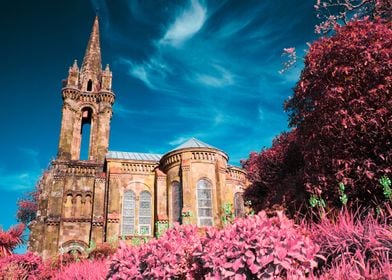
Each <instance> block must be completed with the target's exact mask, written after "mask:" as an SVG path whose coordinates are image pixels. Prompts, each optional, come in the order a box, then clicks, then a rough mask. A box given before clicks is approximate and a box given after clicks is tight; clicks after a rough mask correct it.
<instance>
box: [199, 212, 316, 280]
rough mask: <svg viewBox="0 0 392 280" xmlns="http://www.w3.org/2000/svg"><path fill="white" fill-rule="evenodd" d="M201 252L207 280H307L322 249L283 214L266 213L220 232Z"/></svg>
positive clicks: (215, 232)
mask: <svg viewBox="0 0 392 280" xmlns="http://www.w3.org/2000/svg"><path fill="white" fill-rule="evenodd" d="M203 245H204V248H203V251H200V252H199V253H200V254H201V259H202V263H203V266H204V269H205V272H206V276H207V279H265V278H274V277H275V278H276V277H281V278H283V279H303V278H305V277H306V276H308V275H309V274H311V272H312V270H313V268H315V267H316V266H317V263H316V261H315V258H316V256H317V255H316V254H317V252H318V246H317V245H316V244H314V243H313V241H312V240H311V239H310V238H309V237H308V236H307V233H306V232H305V231H304V230H302V229H301V228H299V227H298V226H297V225H295V224H294V222H293V221H292V220H289V219H288V218H287V217H286V216H284V215H283V213H281V212H278V215H277V216H276V217H272V218H268V217H267V216H266V214H265V212H264V211H262V212H260V213H259V214H258V215H256V216H253V217H250V218H244V219H239V220H237V221H236V222H235V223H234V224H233V225H232V226H230V227H227V228H225V229H224V230H221V231H218V230H216V229H214V228H211V229H210V230H209V231H208V232H207V238H206V239H205V243H204V244H203Z"/></svg>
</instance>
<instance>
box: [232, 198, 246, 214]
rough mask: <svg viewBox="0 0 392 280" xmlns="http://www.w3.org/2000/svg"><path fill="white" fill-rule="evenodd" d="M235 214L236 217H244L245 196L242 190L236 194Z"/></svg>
mask: <svg viewBox="0 0 392 280" xmlns="http://www.w3.org/2000/svg"><path fill="white" fill-rule="evenodd" d="M234 214H235V216H236V217H242V216H243V215H244V198H243V197H242V193H241V192H236V193H235V194H234Z"/></svg>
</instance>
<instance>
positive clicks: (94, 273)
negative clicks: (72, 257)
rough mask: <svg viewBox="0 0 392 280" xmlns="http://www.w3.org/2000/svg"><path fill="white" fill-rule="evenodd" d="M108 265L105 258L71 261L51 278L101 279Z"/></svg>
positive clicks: (63, 279)
mask: <svg viewBox="0 0 392 280" xmlns="http://www.w3.org/2000/svg"><path fill="white" fill-rule="evenodd" d="M107 272H108V266H107V263H106V261H105V260H102V259H101V260H94V261H91V260H82V261H80V262H75V263H71V264H69V265H68V266H66V267H65V268H63V270H60V271H58V272H57V273H56V274H55V276H54V277H53V279H56V280H69V279H78V280H101V279H105V275H106V274H107Z"/></svg>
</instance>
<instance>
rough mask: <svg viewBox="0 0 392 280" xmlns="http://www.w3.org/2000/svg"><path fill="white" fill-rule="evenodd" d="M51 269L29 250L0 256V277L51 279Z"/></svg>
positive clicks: (32, 279) (34, 279)
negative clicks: (24, 252)
mask: <svg viewBox="0 0 392 280" xmlns="http://www.w3.org/2000/svg"><path fill="white" fill-rule="evenodd" d="M51 277H52V273H51V270H50V269H49V268H48V267H47V266H45V264H44V263H43V262H42V259H41V257H40V256H37V255H35V254H33V253H31V252H27V253H26V254H23V255H17V254H14V255H9V256H6V257H3V258H0V279H31V280H36V279H37V280H38V279H39V280H43V279H51Z"/></svg>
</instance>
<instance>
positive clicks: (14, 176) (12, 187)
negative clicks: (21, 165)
mask: <svg viewBox="0 0 392 280" xmlns="http://www.w3.org/2000/svg"><path fill="white" fill-rule="evenodd" d="M39 176H40V172H37V171H21V172H20V173H9V172H6V171H5V170H4V169H0V189H2V190H5V191H27V190H32V189H33V188H34V186H35V184H36V183H37V180H38V178H39Z"/></svg>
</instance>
